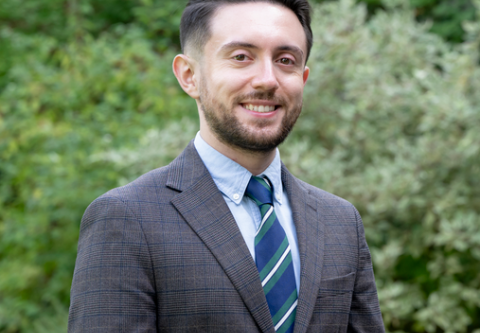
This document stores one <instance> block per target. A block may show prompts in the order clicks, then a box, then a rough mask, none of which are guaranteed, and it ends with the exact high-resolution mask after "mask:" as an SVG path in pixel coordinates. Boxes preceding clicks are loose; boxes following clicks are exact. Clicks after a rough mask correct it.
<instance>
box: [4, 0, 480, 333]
mask: <svg viewBox="0 0 480 333" xmlns="http://www.w3.org/2000/svg"><path fill="white" fill-rule="evenodd" d="M318 2H322V1H318ZM184 4H185V0H181V1H179V0H161V1H160V0H124V1H114V0H29V1H20V0H2V1H1V2H0V331H1V332H65V331H66V325H67V316H68V305H69V289H70V284H71V279H72V274H73V268H74V263H75V256H76V246H77V244H76V243H77V238H78V228H79V222H80V219H81V216H82V214H83V211H84V210H85V208H86V207H87V205H88V204H89V203H90V202H91V201H92V200H93V199H95V198H96V197H97V196H99V195H101V194H102V193H104V192H105V191H107V190H109V189H111V188H113V187H116V186H120V185H123V184H125V183H127V182H128V181H131V180H133V179H135V178H136V177H138V176H139V175H141V174H142V173H144V172H146V171H148V170H151V169H153V168H156V167H159V166H162V165H165V164H167V163H169V162H170V161H171V160H172V159H173V158H174V157H175V156H176V155H177V154H178V153H179V152H180V151H181V150H182V149H183V148H184V147H185V145H186V144H187V143H188V141H190V139H191V138H193V136H194V134H195V132H196V131H197V128H198V124H197V123H198V120H197V115H196V108H195V104H194V102H193V101H191V100H190V99H189V98H188V97H187V96H186V95H185V94H184V93H183V92H182V91H181V90H180V88H179V86H178V84H177V83H176V80H175V78H174V76H173V74H172V73H171V69H170V67H171V61H172V58H173V56H174V54H175V53H176V52H178V44H179V43H178V24H179V20H180V15H181V11H182V8H183V6H184ZM475 6H476V7H475ZM475 8H480V1H478V0H476V2H475V1H474V2H471V1H466V0H452V1H449V0H411V1H404V0H389V1H384V2H381V1H379V0H364V1H363V2H362V3H360V4H355V3H353V1H348V0H341V1H332V2H322V3H321V4H318V5H316V7H315V18H314V24H313V29H314V35H315V44H314V49H313V53H312V57H311V60H310V62H309V66H310V67H311V69H312V71H311V77H310V80H309V82H308V85H307V89H306V92H305V107H304V112H303V114H302V116H301V117H300V119H299V121H298V123H297V126H296V128H295V130H294V132H293V133H292V135H291V136H290V137H289V139H288V140H287V142H286V143H285V144H284V145H282V147H281V153H282V158H283V160H284V162H285V163H286V164H287V166H288V167H289V168H290V170H291V171H292V172H293V173H294V174H296V175H297V176H298V177H299V178H301V179H303V180H306V181H308V182H310V183H312V184H314V185H316V186H318V187H321V188H323V189H325V190H328V191H330V192H333V193H335V194H337V195H339V196H342V197H344V198H346V199H347V200H349V201H351V202H353V203H354V204H355V205H356V206H357V208H358V209H359V210H360V212H361V214H362V216H363V218H364V223H365V227H366V233H367V238H368V241H369V244H370V248H371V252H372V255H373V260H374V264H375V272H376V277H377V284H378V289H379V297H380V302H381V307H382V311H383V315H384V320H385V324H386V327H387V329H388V331H390V332H435V333H437V332H469V333H473V332H475V333H479V332H480V264H479V263H480V223H479V222H480V219H479V217H480V154H479V149H480V131H479V130H478V128H480V95H479V94H478V91H480V52H479V50H480V11H479V10H475ZM467 21H468V22H467ZM462 22H463V23H462Z"/></svg>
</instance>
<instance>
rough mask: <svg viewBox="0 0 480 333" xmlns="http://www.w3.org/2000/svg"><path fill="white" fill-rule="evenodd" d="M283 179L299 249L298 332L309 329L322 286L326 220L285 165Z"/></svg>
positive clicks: (306, 191)
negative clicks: (323, 219)
mask: <svg viewBox="0 0 480 333" xmlns="http://www.w3.org/2000/svg"><path fill="white" fill-rule="evenodd" d="M282 181H283V185H284V186H285V189H286V191H287V194H288V198H289V200H290V205H291V207H292V215H293V221H294V223H295V228H296V231H297V238H298V246H299V252H300V267H301V268H300V270H301V272H300V292H299V295H298V305H297V315H296V319H295V330H294V331H295V333H301V332H306V331H307V329H308V324H309V323H310V320H311V317H312V313H313V308H314V306H315V303H316V300H317V295H318V292H319V288H320V280H321V270H322V267H323V253H324V251H323V250H324V222H323V221H322V217H321V214H317V205H318V202H317V199H316V198H314V196H313V195H312V194H310V193H309V192H308V190H306V189H304V188H303V187H302V186H301V185H300V183H299V180H298V179H296V178H295V177H293V176H292V175H291V174H290V172H288V170H287V168H286V167H285V166H284V165H282Z"/></svg>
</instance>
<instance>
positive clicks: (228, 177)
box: [194, 132, 283, 205]
mask: <svg viewBox="0 0 480 333" xmlns="http://www.w3.org/2000/svg"><path fill="white" fill-rule="evenodd" d="M194 145H195V149H196V150H197V152H198V155H200V158H201V159H202V161H203V163H204V164H205V167H206V168H207V170H208V172H209V173H210V175H211V176H212V178H213V181H214V182H215V184H216V185H217V187H218V189H219V191H220V192H222V193H223V195H225V196H227V197H228V198H229V199H230V200H231V201H233V202H235V203H236V204H237V205H239V204H240V202H241V201H242V199H243V195H244V194H245V190H246V188H247V185H248V182H249V181H250V178H251V177H252V174H251V173H250V172H249V171H248V170H247V169H245V168H244V167H242V166H241V165H240V164H238V163H237V162H235V161H233V160H231V159H229V158H228V157H226V156H225V155H223V154H221V153H220V152H218V151H217V150H215V149H214V148H212V147H211V146H210V145H209V144H208V143H207V142H206V141H205V140H203V138H202V137H201V135H200V132H198V133H197V135H196V137H195V141H194ZM258 176H259V177H262V176H266V177H268V179H269V180H270V182H271V183H272V185H273V195H274V200H276V201H277V202H278V203H280V204H281V203H282V193H283V188H282V179H281V162H280V152H279V151H278V149H277V150H276V153H275V158H274V159H273V161H272V163H270V165H269V166H268V168H267V169H265V171H264V172H262V173H261V174H260V175H258Z"/></svg>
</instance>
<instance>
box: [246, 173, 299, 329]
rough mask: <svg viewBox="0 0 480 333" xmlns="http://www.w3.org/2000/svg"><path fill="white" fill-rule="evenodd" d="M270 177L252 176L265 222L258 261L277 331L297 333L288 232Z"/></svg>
mask: <svg viewBox="0 0 480 333" xmlns="http://www.w3.org/2000/svg"><path fill="white" fill-rule="evenodd" d="M272 192H273V191H272V186H271V184H270V182H269V180H268V178H265V179H263V178H260V177H255V176H252V178H251V179H250V182H249V183H248V186H247V190H246V195H247V196H248V197H249V198H251V199H253V201H255V203H256V204H257V205H258V207H259V208H260V213H261V215H262V222H261V224H260V227H259V228H258V230H257V234H256V235H255V259H256V260H255V261H256V264H257V269H258V271H259V273H260V280H261V281H262V286H263V291H264V292H265V296H266V298H267V303H268V307H269V308H270V313H271V315H272V319H273V325H274V326H275V331H277V332H282V333H283V332H293V326H294V322H295V314H296V308H297V288H296V285H295V275H294V272H293V262H292V254H291V251H290V245H289V243H288V238H287V235H286V234H285V230H283V228H282V226H281V225H280V222H278V219H277V215H276V214H275V210H274V209H273V199H272V194H273V193H272Z"/></svg>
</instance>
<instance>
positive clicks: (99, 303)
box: [68, 196, 156, 333]
mask: <svg viewBox="0 0 480 333" xmlns="http://www.w3.org/2000/svg"><path fill="white" fill-rule="evenodd" d="M68 332H71V333H73V332H102V333H104V332H156V305H155V284H154V274H153V268H152V263H151V259H150V253H149V250H148V246H147V242H146V238H145V235H144V233H143V230H142V226H141V224H140V223H139V221H138V219H137V218H136V217H135V216H134V215H133V214H132V211H131V209H130V208H129V207H128V206H127V204H126V203H124V202H123V201H121V200H119V199H118V198H116V197H107V196H102V197H100V198H98V199H97V200H95V201H94V202H93V203H92V204H91V205H90V206H89V207H88V208H87V210H86V212H85V214H84V216H83V219H82V223H81V227H80V237H79V242H78V254H77V260H76V264H75V271H74V276H73V282H72V289H71V299H70V311H69V319H68Z"/></svg>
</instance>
